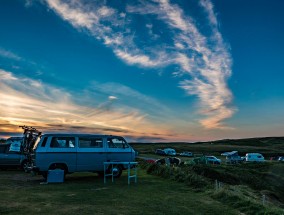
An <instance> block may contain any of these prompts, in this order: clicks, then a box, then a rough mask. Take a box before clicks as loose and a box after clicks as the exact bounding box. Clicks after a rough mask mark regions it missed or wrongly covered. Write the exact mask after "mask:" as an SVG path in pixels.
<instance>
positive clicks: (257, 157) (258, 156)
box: [245, 153, 265, 162]
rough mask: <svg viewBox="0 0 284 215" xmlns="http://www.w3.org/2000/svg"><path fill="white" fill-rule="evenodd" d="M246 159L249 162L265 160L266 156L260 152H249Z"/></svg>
mask: <svg viewBox="0 0 284 215" xmlns="http://www.w3.org/2000/svg"><path fill="white" fill-rule="evenodd" d="M245 160H246V161H247V162H264V161H265V160H264V157H263V155H262V154H260V153H247V154H246V157H245Z"/></svg>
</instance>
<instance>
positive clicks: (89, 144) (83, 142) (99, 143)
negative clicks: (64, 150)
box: [79, 137, 103, 148]
mask: <svg viewBox="0 0 284 215" xmlns="http://www.w3.org/2000/svg"><path fill="white" fill-rule="evenodd" d="M79 147H80V148H102V147H103V139H102V138H96V137H80V138H79Z"/></svg>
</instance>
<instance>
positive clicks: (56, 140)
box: [50, 137, 75, 148]
mask: <svg viewBox="0 0 284 215" xmlns="http://www.w3.org/2000/svg"><path fill="white" fill-rule="evenodd" d="M50 147H51V148H74V147H75V138H74V137H53V138H52V140H51V143H50Z"/></svg>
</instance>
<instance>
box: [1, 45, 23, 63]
mask: <svg viewBox="0 0 284 215" xmlns="http://www.w3.org/2000/svg"><path fill="white" fill-rule="evenodd" d="M0 57H4V58H8V59H11V60H17V61H19V60H22V58H21V57H20V56H18V55H16V54H15V53H13V52H11V51H8V50H5V49H3V48H1V47H0Z"/></svg>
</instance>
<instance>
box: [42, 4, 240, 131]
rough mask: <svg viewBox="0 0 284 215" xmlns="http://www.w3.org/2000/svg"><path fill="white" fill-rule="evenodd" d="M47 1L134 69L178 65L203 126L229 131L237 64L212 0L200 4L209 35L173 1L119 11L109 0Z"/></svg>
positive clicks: (57, 11)
mask: <svg viewBox="0 0 284 215" xmlns="http://www.w3.org/2000/svg"><path fill="white" fill-rule="evenodd" d="M46 2H47V5H48V7H49V8H51V9H52V10H53V11H54V12H55V13H57V14H58V15H59V16H60V17H62V19H64V20H66V21H67V22H69V23H70V24H72V25H73V26H74V27H75V28H76V29H78V30H80V31H81V30H87V32H88V33H90V34H91V35H92V36H94V37H95V38H96V39H98V40H100V41H102V43H103V44H105V45H106V46H107V47H110V48H111V49H112V50H113V52H114V54H115V55H116V56H117V57H118V58H120V59H121V60H123V61H124V62H125V63H127V64H129V65H137V66H141V67H146V68H162V67H167V66H169V65H175V66H178V67H179V68H180V75H182V77H183V80H181V81H180V83H179V87H181V88H182V89H184V90H185V92H186V93H187V94H188V95H195V96H196V97H197V98H198V104H199V108H198V109H199V113H200V114H201V115H202V117H201V119H200V120H199V122H200V123H201V125H202V126H203V127H205V128H209V129H213V128H221V129H223V128H228V126H226V125H225V124H224V120H225V119H228V118H230V117H232V115H233V114H234V112H235V111H236V109H235V108H234V107H232V98H233V96H232V93H231V91H230V90H229V88H228V86H227V79H228V78H229V77H230V76H231V64H232V60H231V56H230V53H229V51H228V47H227V44H226V43H225V42H224V41H223V38H222V35H221V33H220V32H219V30H218V20H217V17H216V15H215V13H214V6H213V4H212V2H211V1H209V0H200V1H199V7H200V10H201V11H203V14H202V15H203V16H204V17H206V19H207V22H206V24H207V25H208V26H209V30H208V32H209V33H206V34H205V33H202V32H201V30H202V29H199V28H198V27H197V26H198V25H196V23H197V22H196V20H195V19H194V17H191V16H189V15H187V14H186V11H184V10H183V9H182V7H181V6H179V5H178V4H173V3H171V2H170V1H169V0H152V1H148V0H147V1H146V0H140V1H138V3H134V2H133V1H130V2H129V3H125V4H122V6H121V7H120V8H117V7H115V6H114V5H107V4H105V2H104V1H96V2H94V3H90V2H88V4H86V3H85V4H84V3H83V1H71V0H70V1H62V0H47V1H46ZM137 16H140V17H142V18H145V17H146V18H147V19H146V20H147V22H145V26H144V28H145V29H144V30H145V31H144V33H143V32H140V31H139V30H140V28H141V29H142V28H143V26H141V25H139V29H138V28H136V27H135V20H136V18H137ZM196 18H198V17H196ZM161 25H163V26H165V28H164V29H167V31H166V32H165V31H163V32H161V31H159V26H161ZM136 26H137V25H136ZM149 29H150V30H149ZM145 32H148V35H147V36H148V37H147V36H146V37H145ZM145 38H147V39H145Z"/></svg>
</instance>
